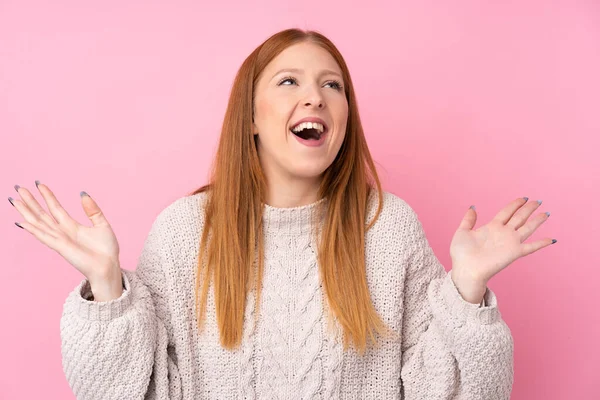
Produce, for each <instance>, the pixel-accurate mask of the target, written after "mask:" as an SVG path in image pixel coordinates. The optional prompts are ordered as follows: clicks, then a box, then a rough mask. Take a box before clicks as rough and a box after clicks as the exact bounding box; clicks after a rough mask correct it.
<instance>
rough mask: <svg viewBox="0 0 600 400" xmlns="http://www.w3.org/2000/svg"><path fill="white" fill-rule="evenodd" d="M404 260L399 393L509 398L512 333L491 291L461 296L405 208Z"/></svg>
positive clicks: (414, 397)
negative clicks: (476, 297)
mask: <svg viewBox="0 0 600 400" xmlns="http://www.w3.org/2000/svg"><path fill="white" fill-rule="evenodd" d="M408 232H409V234H410V235H411V238H410V239H409V242H410V247H411V249H410V251H409V256H408V261H407V263H406V264H405V268H406V271H405V279H404V292H403V293H404V300H403V310H404V311H403V319H402V344H401V351H402V368H401V380H402V385H401V386H402V393H403V398H404V399H407V400H417V399H473V400H475V399H477V400H480V399H486V400H504V399H510V393H511V391H512V385H513V348H514V344H513V338H512V335H511V332H510V329H509V327H508V326H507V325H506V323H505V322H504V321H503V320H502V317H501V315H500V311H499V310H498V302H497V299H496V296H495V294H494V293H493V292H492V291H491V290H490V289H489V288H487V290H486V293H485V295H484V302H483V304H481V305H480V304H472V303H469V302H467V301H466V300H464V299H463V298H462V296H461V295H460V293H459V292H458V289H457V288H456V286H455V285H454V283H453V281H452V278H451V275H450V272H446V271H445V269H444V267H443V266H442V264H441V263H440V261H439V260H438V258H437V257H436V256H435V254H434V252H433V250H432V248H431V246H430V245H429V242H428V240H427V238H426V235H425V232H424V230H423V226H422V224H421V222H420V221H419V219H418V217H417V215H416V213H415V212H414V210H413V209H412V208H409V215H408Z"/></svg>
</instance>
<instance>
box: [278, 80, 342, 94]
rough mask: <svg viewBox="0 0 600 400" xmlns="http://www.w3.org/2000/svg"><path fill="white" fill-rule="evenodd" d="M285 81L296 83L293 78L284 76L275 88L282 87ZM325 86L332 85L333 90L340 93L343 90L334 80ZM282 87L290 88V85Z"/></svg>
mask: <svg viewBox="0 0 600 400" xmlns="http://www.w3.org/2000/svg"><path fill="white" fill-rule="evenodd" d="M287 81H290V82H294V83H296V84H297V83H298V82H297V81H296V79H295V78H293V77H291V76H286V77H285V78H283V79H282V80H280V81H279V83H278V84H277V86H282V85H283V83H284V82H287ZM326 85H333V88H334V89H335V90H337V91H340V90H342V89H343V86H342V84H341V83H340V82H339V81H336V80H333V81H329V82H327V83H326ZM283 86H290V85H283Z"/></svg>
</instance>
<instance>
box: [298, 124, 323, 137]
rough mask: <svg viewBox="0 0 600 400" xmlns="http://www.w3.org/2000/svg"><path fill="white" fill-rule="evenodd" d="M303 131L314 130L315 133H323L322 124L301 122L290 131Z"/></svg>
mask: <svg viewBox="0 0 600 400" xmlns="http://www.w3.org/2000/svg"><path fill="white" fill-rule="evenodd" d="M303 129H316V130H317V131H319V134H321V133H323V131H324V130H325V129H324V127H323V124H320V123H318V122H303V123H301V124H298V125H296V127H295V128H294V129H292V130H293V131H294V132H300V131H301V130H303Z"/></svg>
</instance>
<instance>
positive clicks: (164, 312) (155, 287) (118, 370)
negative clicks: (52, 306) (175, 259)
mask: <svg viewBox="0 0 600 400" xmlns="http://www.w3.org/2000/svg"><path fill="white" fill-rule="evenodd" d="M163 217H164V212H163V213H161V214H160V215H159V217H158V218H157V219H156V220H155V222H154V223H153V225H152V228H151V230H150V233H149V234H148V236H147V238H146V240H145V242H144V246H143V250H142V253H141V255H140V257H139V260H138V265H137V268H136V270H135V271H129V270H125V269H122V275H123V285H124V290H123V294H122V295H121V297H119V298H118V299H114V300H111V301H106V302H96V301H91V300H89V299H91V298H92V293H91V290H90V284H89V281H88V280H87V279H84V280H83V281H82V282H81V283H80V284H79V285H78V286H77V287H76V288H75V289H74V290H73V291H72V292H71V293H70V294H69V296H68V297H67V299H66V301H65V303H64V306H63V313H62V317H61V320H60V334H61V354H62V367H63V372H64V374H65V377H66V379H67V381H68V383H69V386H70V387H71V390H72V391H73V393H74V394H75V396H76V398H77V399H80V400H96V399H98V400H100V399H103V400H109V399H165V400H167V399H169V400H171V399H181V398H182V391H181V379H180V375H179V371H178V368H177V362H176V358H175V357H174V347H173V344H172V343H170V342H169V339H168V333H167V332H168V330H167V328H168V327H169V326H168V324H169V321H170V317H169V311H168V307H167V301H166V300H167V297H166V293H167V289H166V287H165V286H166V285H165V276H164V275H165V274H164V272H163V271H164V268H165V263H166V261H165V257H164V256H163V254H164V251H163V250H164V249H163V247H162V246H165V241H166V240H168V239H166V238H165V237H164V236H165V235H164V234H163V233H162V231H163V229H161V225H162V223H161V219H162V218H163Z"/></svg>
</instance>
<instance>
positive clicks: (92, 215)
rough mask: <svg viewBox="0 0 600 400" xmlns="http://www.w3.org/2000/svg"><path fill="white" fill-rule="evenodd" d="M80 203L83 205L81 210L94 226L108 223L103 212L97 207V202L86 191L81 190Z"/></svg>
mask: <svg viewBox="0 0 600 400" xmlns="http://www.w3.org/2000/svg"><path fill="white" fill-rule="evenodd" d="M80 194H81V205H82V206H83V210H84V211H85V214H86V215H87V216H88V218H89V219H90V221H92V224H94V226H106V225H109V226H110V224H109V223H108V221H107V220H106V217H105V216H104V213H103V212H102V210H100V207H98V203H96V201H95V200H94V199H92V198H91V197H90V195H89V194H87V193H86V192H81V193H80Z"/></svg>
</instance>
